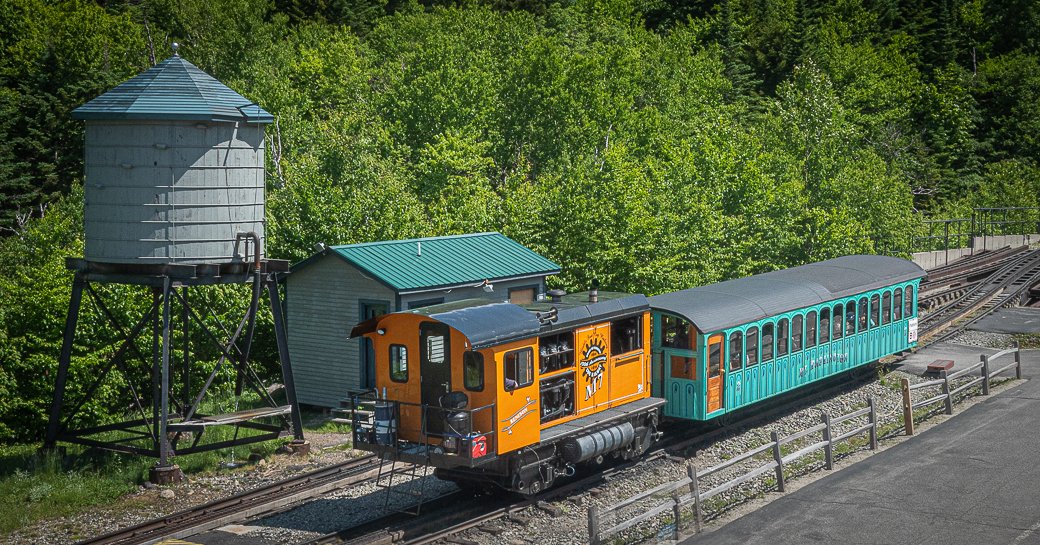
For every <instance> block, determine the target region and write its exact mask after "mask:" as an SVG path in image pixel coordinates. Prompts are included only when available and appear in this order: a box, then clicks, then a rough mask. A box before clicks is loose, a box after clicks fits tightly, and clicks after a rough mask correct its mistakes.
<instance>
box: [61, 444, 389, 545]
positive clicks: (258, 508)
mask: <svg viewBox="0 0 1040 545" xmlns="http://www.w3.org/2000/svg"><path fill="white" fill-rule="evenodd" d="M378 469H379V460H378V459H377V458H376V457H375V456H372V455H369V456H363V457H361V458H355V459H353V460H348V461H346V462H343V463H340V464H336V465H332V466H329V467H326V468H322V469H317V470H314V471H311V472H308V473H304V474H302V475H298V476H296V477H291V478H288V479H284V480H281V481H278V482H275V483H271V484H269V485H267V486H263V487H260V488H256V489H253V490H249V491H246V492H242V493H240V494H235V495H234V496H229V497H227V498H222V499H219V500H214V501H212V502H209V503H206V504H203V505H199V506H196V507H193V508H191V509H185V510H184V511H179V512H177V513H173V514H170V515H167V516H165V517H160V518H157V519H154V520H150V521H147V522H144V523H141V524H138V525H135V526H131V527H129V528H125V529H121V530H117V531H114V532H110V533H107V534H103V535H100V536H97V537H95V538H92V539H88V540H85V541H80V542H79V543H78V544H77V545H145V544H149V543H155V542H158V541H160V540H162V539H171V538H172V539H176V538H183V537H188V536H192V535H196V534H198V533H201V532H205V531H209V530H213V529H215V528H218V527H220V526H224V525H226V524H230V523H232V522H238V521H241V520H244V519H246V518H253V517H256V516H259V515H262V514H264V513H270V512H272V511H275V510H277V509H279V508H281V507H283V506H285V505H287V504H290V503H293V502H297V501H301V500H306V499H309V498H313V497H315V496H320V495H322V494H325V493H327V492H329V491H332V490H336V489H340V488H344V487H346V486H349V485H352V484H356V483H358V482H362V481H365V480H367V479H370V478H372V477H373V476H374V475H373V474H374V472H375V471H377V470H378Z"/></svg>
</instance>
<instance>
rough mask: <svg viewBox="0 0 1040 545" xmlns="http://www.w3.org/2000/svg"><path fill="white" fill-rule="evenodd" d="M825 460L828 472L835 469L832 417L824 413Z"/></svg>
mask: <svg viewBox="0 0 1040 545" xmlns="http://www.w3.org/2000/svg"><path fill="white" fill-rule="evenodd" d="M822 420H823V426H824V428H823V442H824V443H825V444H824V445H823V458H824V463H825V466H824V467H826V468H827V470H828V471H829V470H832V469H834V445H833V444H832V443H831V415H829V414H827V413H823V417H822Z"/></svg>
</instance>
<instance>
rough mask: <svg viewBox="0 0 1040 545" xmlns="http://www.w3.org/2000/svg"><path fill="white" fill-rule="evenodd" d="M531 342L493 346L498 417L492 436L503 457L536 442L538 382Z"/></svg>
mask: <svg viewBox="0 0 1040 545" xmlns="http://www.w3.org/2000/svg"><path fill="white" fill-rule="evenodd" d="M537 348H538V346H537V344H536V343H535V340H534V339H525V340H521V341H516V342H511V343H508V344H503V345H499V346H496V347H495V350H494V362H495V367H496V370H501V377H502V379H501V380H498V381H496V383H495V388H496V391H497V393H498V398H497V402H496V404H497V407H498V416H497V421H496V422H495V434H496V435H497V436H498V441H497V445H498V446H497V452H498V454H503V453H506V452H511V451H514V450H517V449H519V448H522V447H526V446H528V445H531V444H533V443H537V442H538V432H539V425H538V415H539V414H540V413H541V407H540V405H539V399H538V380H537V379H536V377H535V369H534V354H535V353H536V352H537Z"/></svg>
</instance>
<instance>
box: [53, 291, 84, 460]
mask: <svg viewBox="0 0 1040 545" xmlns="http://www.w3.org/2000/svg"><path fill="white" fill-rule="evenodd" d="M86 283H87V282H86V280H84V279H83V276H82V275H81V274H80V273H76V277H75V279H73V281H72V297H71V298H70V299H69V313H68V316H66V318H65V336H64V337H63V338H62V341H61V355H60V356H58V376H57V378H56V380H55V382H54V400H53V402H52V403H51V418H50V420H49V421H48V422H47V435H46V437H45V438H44V442H43V448H44V449H48V450H51V449H54V447H55V445H57V442H58V432H59V426H60V423H61V408H62V404H63V403H64V401H65V381H66V380H67V379H68V376H69V362H70V361H71V360H72V343H73V341H74V340H75V337H76V322H77V321H78V320H79V306H80V302H81V301H82V300H83V287H84V285H85V284H86Z"/></svg>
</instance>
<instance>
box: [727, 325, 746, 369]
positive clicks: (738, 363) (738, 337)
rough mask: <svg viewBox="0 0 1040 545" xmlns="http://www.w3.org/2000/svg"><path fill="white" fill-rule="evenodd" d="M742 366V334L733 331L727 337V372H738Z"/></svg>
mask: <svg viewBox="0 0 1040 545" xmlns="http://www.w3.org/2000/svg"><path fill="white" fill-rule="evenodd" d="M743 366H744V334H743V333H741V332H740V331H734V332H733V333H731V334H730V336H729V370H730V371H740V369H741V367H743Z"/></svg>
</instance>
